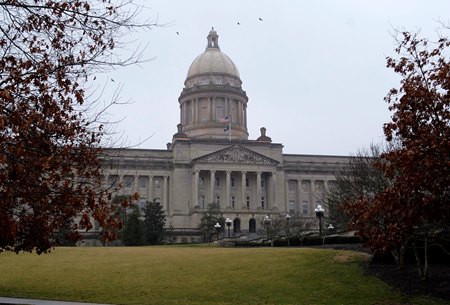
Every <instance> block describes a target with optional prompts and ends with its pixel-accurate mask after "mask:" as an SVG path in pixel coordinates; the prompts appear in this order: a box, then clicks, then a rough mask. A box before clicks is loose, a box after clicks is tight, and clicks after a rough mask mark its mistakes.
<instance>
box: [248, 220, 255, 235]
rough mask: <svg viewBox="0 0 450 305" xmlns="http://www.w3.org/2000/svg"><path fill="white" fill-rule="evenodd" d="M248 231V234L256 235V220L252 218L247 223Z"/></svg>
mask: <svg viewBox="0 0 450 305" xmlns="http://www.w3.org/2000/svg"><path fill="white" fill-rule="evenodd" d="M248 231H249V233H256V220H255V218H252V219H250V220H249V221H248Z"/></svg>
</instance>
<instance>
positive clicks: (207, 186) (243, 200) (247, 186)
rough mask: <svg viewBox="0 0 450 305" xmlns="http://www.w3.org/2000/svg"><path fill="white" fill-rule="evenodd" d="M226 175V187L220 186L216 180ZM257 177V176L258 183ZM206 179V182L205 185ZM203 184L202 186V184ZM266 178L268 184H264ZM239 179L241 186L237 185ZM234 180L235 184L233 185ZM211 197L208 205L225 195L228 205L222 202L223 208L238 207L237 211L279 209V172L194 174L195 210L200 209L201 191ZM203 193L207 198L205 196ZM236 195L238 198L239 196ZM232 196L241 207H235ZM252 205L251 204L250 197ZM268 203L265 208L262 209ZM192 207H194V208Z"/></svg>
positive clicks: (201, 171) (225, 171)
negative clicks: (197, 207)
mask: <svg viewBox="0 0 450 305" xmlns="http://www.w3.org/2000/svg"><path fill="white" fill-rule="evenodd" d="M224 175H225V186H224V188H223V187H222V186H221V185H220V182H219V185H218V184H217V182H216V181H217V180H216V178H219V179H220V178H221V177H223V176H224ZM254 176H256V181H255V180H250V179H254ZM205 178H206V182H207V183H205ZM237 178H239V179H237ZM201 179H202V181H203V185H200V184H201V183H200V181H201ZM263 179H264V182H262V181H263ZM238 180H239V182H240V183H237V181H238ZM232 181H234V185H232V184H233V183H232ZM201 190H202V191H203V192H204V193H206V195H207V197H206V198H207V200H208V201H207V202H208V203H212V202H216V203H217V201H218V200H217V196H216V194H219V196H221V195H223V196H224V197H225V198H224V202H225V203H222V202H223V201H222V200H221V201H220V202H218V203H219V206H220V208H222V209H223V208H236V209H257V208H258V207H259V208H261V209H267V210H268V209H270V208H272V207H274V206H275V203H276V201H277V198H276V173H275V172H274V171H231V170H198V169H195V170H193V172H192V207H195V206H200V204H199V196H200V191H201ZM204 193H203V195H205V194H204ZM235 195H236V196H235ZM232 197H234V200H235V201H236V203H237V207H233V202H232ZM247 197H249V198H250V201H251V203H250V204H249V203H248V202H247V201H248V198H247ZM262 204H264V206H262ZM192 207H191V208H192Z"/></svg>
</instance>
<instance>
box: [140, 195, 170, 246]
mask: <svg viewBox="0 0 450 305" xmlns="http://www.w3.org/2000/svg"><path fill="white" fill-rule="evenodd" d="M165 225H166V214H165V212H164V210H163V209H162V206H161V205H160V204H159V203H158V202H146V203H145V207H144V229H145V241H146V243H148V244H150V245H156V244H159V243H160V242H161V240H162V239H163V237H164V226H165Z"/></svg>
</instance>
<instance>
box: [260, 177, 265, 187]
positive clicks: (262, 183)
mask: <svg viewBox="0 0 450 305" xmlns="http://www.w3.org/2000/svg"><path fill="white" fill-rule="evenodd" d="M265 184H266V183H265V182H264V179H261V187H262V188H264V187H265Z"/></svg>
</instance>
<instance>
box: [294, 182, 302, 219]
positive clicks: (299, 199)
mask: <svg viewBox="0 0 450 305" xmlns="http://www.w3.org/2000/svg"><path fill="white" fill-rule="evenodd" d="M301 194H302V180H301V179H297V206H296V208H295V211H296V212H298V213H300V212H301V211H302V195H301Z"/></svg>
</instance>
